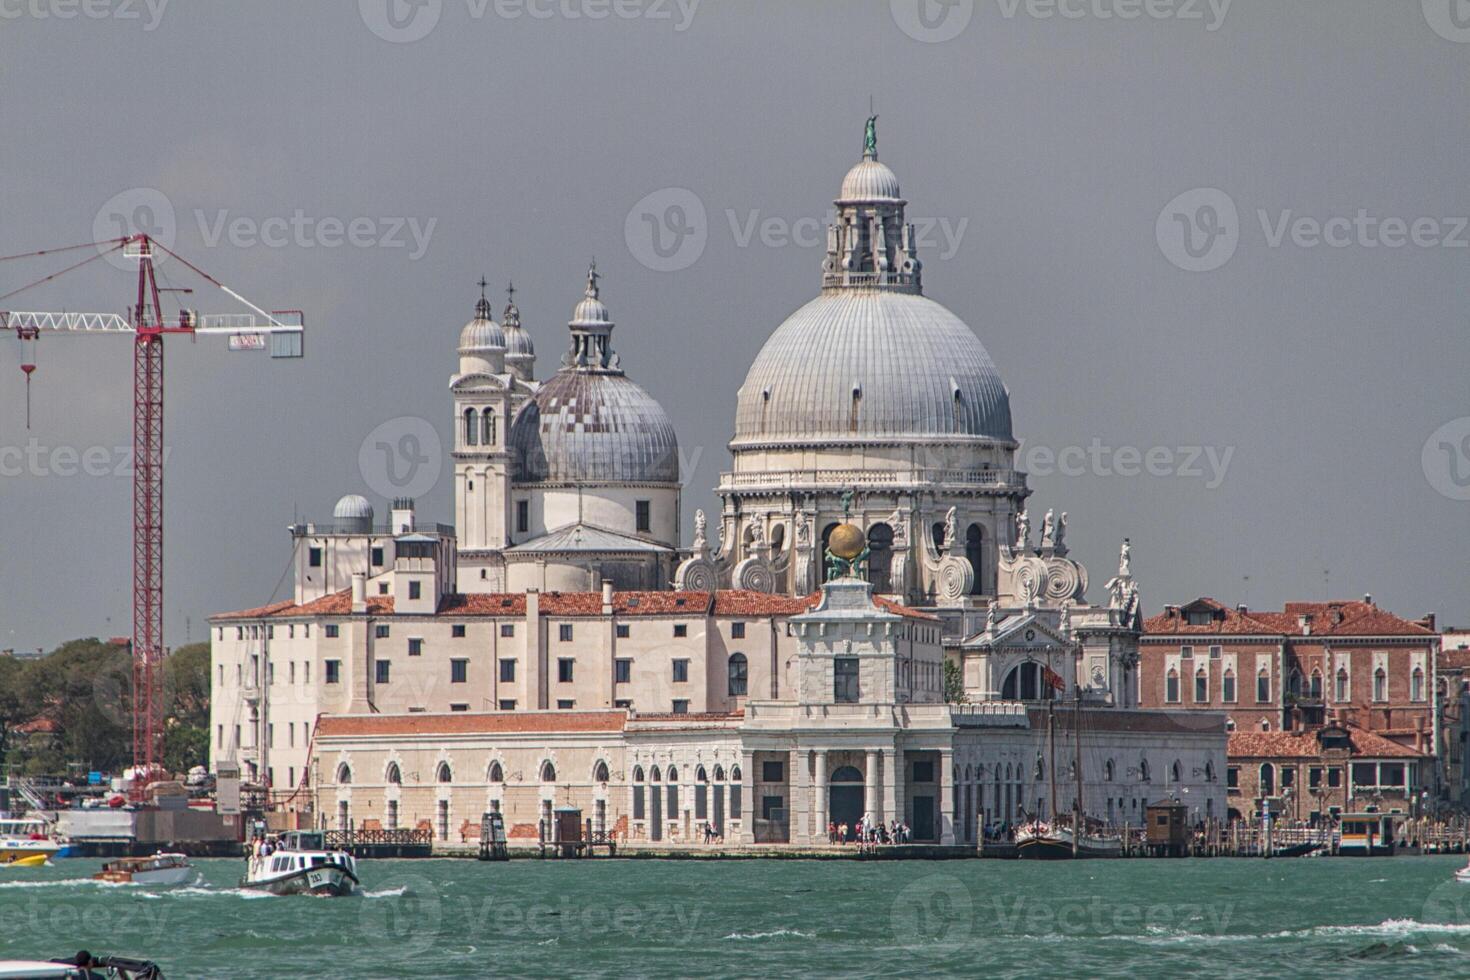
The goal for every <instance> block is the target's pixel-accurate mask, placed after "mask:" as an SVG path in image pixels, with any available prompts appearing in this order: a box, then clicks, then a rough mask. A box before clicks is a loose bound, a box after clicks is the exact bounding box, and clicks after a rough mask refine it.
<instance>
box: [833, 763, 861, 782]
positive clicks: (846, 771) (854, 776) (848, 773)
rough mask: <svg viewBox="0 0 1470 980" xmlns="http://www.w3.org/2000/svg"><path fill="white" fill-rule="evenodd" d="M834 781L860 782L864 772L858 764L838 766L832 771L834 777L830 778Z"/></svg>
mask: <svg viewBox="0 0 1470 980" xmlns="http://www.w3.org/2000/svg"><path fill="white" fill-rule="evenodd" d="M828 781H829V782H833V783H860V782H862V781H863V774H862V771H861V770H860V769H858V768H857V766H838V767H837V768H836V769H834V770H833V771H832V778H831V779H830V780H828Z"/></svg>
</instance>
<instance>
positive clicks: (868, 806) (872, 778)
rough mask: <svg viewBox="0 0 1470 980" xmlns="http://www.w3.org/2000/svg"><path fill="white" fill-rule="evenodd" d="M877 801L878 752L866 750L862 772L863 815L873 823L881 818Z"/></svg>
mask: <svg viewBox="0 0 1470 980" xmlns="http://www.w3.org/2000/svg"><path fill="white" fill-rule="evenodd" d="M878 800H879V796H878V750H877V749H868V753H867V764H866V766H865V768H864V771H863V813H865V814H866V815H868V816H869V817H871V818H872V819H873V820H875V821H876V820H878V819H879V817H881V816H882V810H881V809H880V806H879V803H878Z"/></svg>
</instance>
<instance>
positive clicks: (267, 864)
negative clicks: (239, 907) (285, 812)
mask: <svg viewBox="0 0 1470 980" xmlns="http://www.w3.org/2000/svg"><path fill="white" fill-rule="evenodd" d="M240 887H241V888H252V889H257V890H260V891H267V892H270V893H271V894H272V895H327V896H331V895H351V894H353V893H354V892H356V891H357V890H358V887H359V882H358V879H357V861H356V860H355V859H354V858H353V857H352V855H351V854H348V853H347V852H346V851H332V850H328V849H327V846H326V841H325V835H324V834H323V833H322V832H321V831H319V830H293V831H289V832H287V833H284V834H281V835H280V837H279V838H278V839H276V840H271V839H269V838H266V839H261V840H257V841H255V843H254V845H253V846H252V847H251V848H250V856H249V857H247V858H246V859H245V877H243V878H241V879H240Z"/></svg>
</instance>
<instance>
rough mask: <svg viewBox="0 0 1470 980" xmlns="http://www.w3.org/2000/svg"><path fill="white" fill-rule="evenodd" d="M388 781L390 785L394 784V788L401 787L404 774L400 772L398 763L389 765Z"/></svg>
mask: <svg viewBox="0 0 1470 980" xmlns="http://www.w3.org/2000/svg"><path fill="white" fill-rule="evenodd" d="M386 779H387V781H388V782H389V783H392V784H393V785H394V786H397V785H400V784H401V783H402V782H403V773H402V772H401V771H399V768H398V763H396V762H390V763H388V774H387V777H386Z"/></svg>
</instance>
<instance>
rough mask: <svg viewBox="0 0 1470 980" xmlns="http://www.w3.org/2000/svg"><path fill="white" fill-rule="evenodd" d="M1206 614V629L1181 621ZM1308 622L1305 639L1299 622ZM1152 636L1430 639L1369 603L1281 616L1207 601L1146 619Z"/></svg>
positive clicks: (1291, 610) (1290, 609)
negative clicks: (1188, 613) (1305, 618)
mask: <svg viewBox="0 0 1470 980" xmlns="http://www.w3.org/2000/svg"><path fill="white" fill-rule="evenodd" d="M1200 609H1208V610H1210V611H1211V612H1212V613H1213V614H1214V616H1213V618H1212V620H1211V622H1210V623H1208V624H1205V625H1190V624H1189V623H1188V622H1186V621H1185V616H1184V613H1185V611H1187V610H1200ZM1303 616H1310V617H1311V623H1310V633H1308V628H1307V627H1305V626H1303V625H1302V622H1301V617H1303ZM1143 631H1144V633H1146V634H1148V635H1151V636H1159V635H1163V636H1175V635H1178V636H1190V635H1194V636H1251V635H1267V636H1308V635H1310V636H1335V637H1343V636H1433V635H1434V631H1433V630H1431V629H1429V628H1428V627H1426V626H1425V625H1424V624H1423V623H1416V622H1412V621H1410V620H1407V619H1404V618H1402V617H1400V616H1395V615H1394V614H1393V613H1390V612H1388V611H1386V610H1383V609H1380V608H1378V607H1377V606H1375V605H1373V604H1372V603H1369V602H1363V601H1361V600H1346V601H1341V602H1288V603H1287V604H1286V607H1285V608H1284V609H1283V610H1282V611H1281V612H1274V611H1270V610H1256V609H1249V610H1246V611H1244V612H1242V611H1240V610H1238V609H1232V608H1230V607H1229V606H1226V605H1224V604H1223V603H1220V602H1217V601H1216V600H1214V599H1211V598H1209V597H1208V596H1205V597H1201V598H1199V599H1196V600H1194V601H1193V602H1191V603H1188V604H1186V605H1184V606H1180V607H1179V608H1178V609H1177V610H1166V611H1165V612H1162V613H1160V614H1159V615H1157V616H1150V617H1149V618H1148V619H1147V620H1146V621H1145V622H1144V624H1143Z"/></svg>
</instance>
